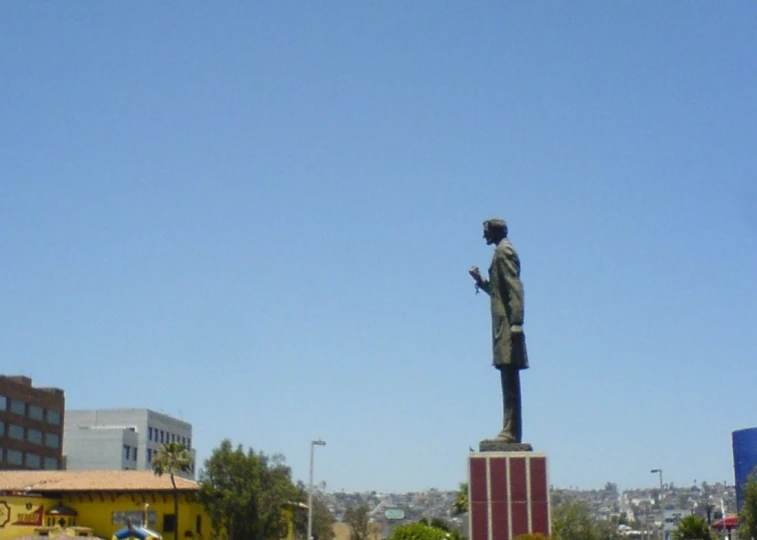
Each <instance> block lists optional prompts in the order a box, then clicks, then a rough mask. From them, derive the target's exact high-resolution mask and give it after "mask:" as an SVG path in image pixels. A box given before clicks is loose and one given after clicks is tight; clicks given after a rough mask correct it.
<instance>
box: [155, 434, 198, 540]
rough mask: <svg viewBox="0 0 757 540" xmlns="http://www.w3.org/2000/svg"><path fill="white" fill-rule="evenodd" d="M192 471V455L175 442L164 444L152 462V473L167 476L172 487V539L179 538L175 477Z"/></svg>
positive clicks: (177, 495)
mask: <svg viewBox="0 0 757 540" xmlns="http://www.w3.org/2000/svg"><path fill="white" fill-rule="evenodd" d="M191 469H192V454H190V453H189V450H188V449H187V447H186V446H184V445H183V444H181V443H177V442H169V443H166V444H164V445H163V446H161V447H160V450H158V454H157V455H156V456H155V457H154V458H153V460H152V472H154V473H155V474H156V475H158V476H163V475H164V474H167V475H169V476H170V477H171V485H172V486H173V519H174V529H173V530H174V533H173V537H174V538H176V539H178V538H179V489H178V488H177V487H176V475H177V474H179V473H183V472H189V471H190V470H191Z"/></svg>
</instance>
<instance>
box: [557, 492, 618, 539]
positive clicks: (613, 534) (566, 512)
mask: <svg viewBox="0 0 757 540" xmlns="http://www.w3.org/2000/svg"><path fill="white" fill-rule="evenodd" d="M552 538H554V539H555V540H614V539H615V538H619V536H618V534H617V526H616V525H615V524H613V523H611V522H609V521H607V520H595V519H593V518H592V516H591V512H590V510H589V507H588V506H587V505H586V503H584V502H580V501H570V500H565V501H563V502H561V503H560V504H557V505H555V506H554V509H553V511H552Z"/></svg>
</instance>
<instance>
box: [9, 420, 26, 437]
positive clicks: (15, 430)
mask: <svg viewBox="0 0 757 540" xmlns="http://www.w3.org/2000/svg"><path fill="white" fill-rule="evenodd" d="M8 437H10V438H11V439H16V440H17V441H23V440H24V428H22V427H21V426H17V425H16V424H8Z"/></svg>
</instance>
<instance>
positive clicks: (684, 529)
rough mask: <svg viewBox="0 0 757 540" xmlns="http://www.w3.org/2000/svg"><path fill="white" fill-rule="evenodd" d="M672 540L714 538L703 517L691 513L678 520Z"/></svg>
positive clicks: (710, 539) (705, 539)
mask: <svg viewBox="0 0 757 540" xmlns="http://www.w3.org/2000/svg"><path fill="white" fill-rule="evenodd" d="M673 540H715V535H714V534H713V532H712V530H711V529H710V527H709V526H708V525H707V522H706V521H705V520H704V519H703V518H701V517H699V516H695V515H693V514H691V515H688V516H685V517H683V518H681V520H680V521H679V522H678V525H677V526H676V530H675V531H673Z"/></svg>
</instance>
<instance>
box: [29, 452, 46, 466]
mask: <svg viewBox="0 0 757 540" xmlns="http://www.w3.org/2000/svg"><path fill="white" fill-rule="evenodd" d="M26 466H27V467H29V468H30V469H39V468H40V467H42V460H41V459H40V457H39V456H38V455H37V454H32V453H30V452H27V454H26Z"/></svg>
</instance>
